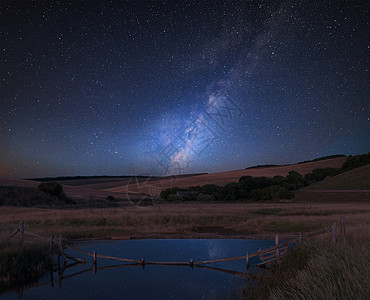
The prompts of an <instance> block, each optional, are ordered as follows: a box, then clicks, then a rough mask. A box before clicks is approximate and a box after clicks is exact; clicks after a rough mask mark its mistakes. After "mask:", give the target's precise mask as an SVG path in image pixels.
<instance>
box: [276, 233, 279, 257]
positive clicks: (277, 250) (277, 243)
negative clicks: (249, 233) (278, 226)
mask: <svg viewBox="0 0 370 300" xmlns="http://www.w3.org/2000/svg"><path fill="white" fill-rule="evenodd" d="M278 245H279V235H278V234H275V246H278ZM275 256H276V257H278V256H279V248H276V251H275Z"/></svg>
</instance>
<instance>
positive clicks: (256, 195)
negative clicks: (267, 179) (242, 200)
mask: <svg viewBox="0 0 370 300" xmlns="http://www.w3.org/2000/svg"><path fill="white" fill-rule="evenodd" d="M251 199H252V200H254V201H258V200H270V199H272V192H271V189H270V188H265V189H256V190H252V191H251Z"/></svg>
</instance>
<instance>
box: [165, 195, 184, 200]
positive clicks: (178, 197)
mask: <svg viewBox="0 0 370 300" xmlns="http://www.w3.org/2000/svg"><path fill="white" fill-rule="evenodd" d="M183 200H184V199H183V198H182V197H181V196H179V195H177V194H171V195H169V196H168V197H167V201H171V202H179V201H183Z"/></svg>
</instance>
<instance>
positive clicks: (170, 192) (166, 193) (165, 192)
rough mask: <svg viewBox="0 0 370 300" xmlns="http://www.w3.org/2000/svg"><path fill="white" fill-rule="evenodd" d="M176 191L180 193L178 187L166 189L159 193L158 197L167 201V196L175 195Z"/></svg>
mask: <svg viewBox="0 0 370 300" xmlns="http://www.w3.org/2000/svg"><path fill="white" fill-rule="evenodd" d="M178 191H180V188H178V187H173V188H168V189H165V190H163V191H161V193H160V197H161V198H162V199H163V200H169V196H170V195H173V194H176V193H177V192H178Z"/></svg>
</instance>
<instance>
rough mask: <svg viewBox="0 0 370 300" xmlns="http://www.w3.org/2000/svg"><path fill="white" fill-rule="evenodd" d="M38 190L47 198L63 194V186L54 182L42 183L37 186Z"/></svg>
mask: <svg viewBox="0 0 370 300" xmlns="http://www.w3.org/2000/svg"><path fill="white" fill-rule="evenodd" d="M38 189H39V190H40V191H42V192H44V193H45V194H48V195H49V196H56V197H58V198H59V197H60V196H61V195H62V194H64V192H63V186H62V185H61V184H59V183H56V182H42V183H40V184H39V186H38Z"/></svg>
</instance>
